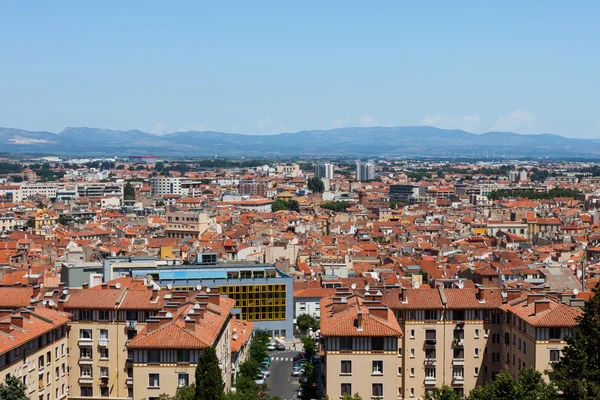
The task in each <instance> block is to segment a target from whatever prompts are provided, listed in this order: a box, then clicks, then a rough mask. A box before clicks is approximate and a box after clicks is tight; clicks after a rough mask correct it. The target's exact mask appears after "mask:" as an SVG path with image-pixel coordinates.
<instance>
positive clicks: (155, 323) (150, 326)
mask: <svg viewBox="0 0 600 400" xmlns="http://www.w3.org/2000/svg"><path fill="white" fill-rule="evenodd" d="M159 326H160V321H159V320H157V319H149V320H147V321H146V332H147V333H150V332H154V331H155V330H156V329H157V328H158V327H159Z"/></svg>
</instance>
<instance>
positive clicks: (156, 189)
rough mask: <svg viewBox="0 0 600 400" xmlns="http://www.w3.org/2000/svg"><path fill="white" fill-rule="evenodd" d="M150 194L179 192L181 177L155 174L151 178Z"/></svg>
mask: <svg viewBox="0 0 600 400" xmlns="http://www.w3.org/2000/svg"><path fill="white" fill-rule="evenodd" d="M152 194H153V195H164V194H181V178H174V177H173V178H172V177H168V176H157V177H154V178H152Z"/></svg>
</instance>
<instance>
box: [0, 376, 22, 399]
mask: <svg viewBox="0 0 600 400" xmlns="http://www.w3.org/2000/svg"><path fill="white" fill-rule="evenodd" d="M25 389H26V387H25V384H24V383H23V382H22V381H21V380H20V379H19V378H17V377H15V376H12V375H9V376H8V377H7V378H6V381H5V383H0V399H2V400H28V399H29V397H27V395H25Z"/></svg>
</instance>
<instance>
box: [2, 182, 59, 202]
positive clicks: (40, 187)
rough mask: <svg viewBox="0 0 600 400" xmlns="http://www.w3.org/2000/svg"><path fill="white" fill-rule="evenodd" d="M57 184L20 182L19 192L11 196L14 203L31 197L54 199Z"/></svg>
mask: <svg viewBox="0 0 600 400" xmlns="http://www.w3.org/2000/svg"><path fill="white" fill-rule="evenodd" d="M57 189H58V184H57V183H35V182H22V183H21V187H20V188H19V190H17V191H15V192H14V194H13V198H14V201H15V202H16V203H20V202H22V201H23V200H25V199H27V198H29V197H32V196H44V197H46V198H47V199H54V198H56V190H57Z"/></svg>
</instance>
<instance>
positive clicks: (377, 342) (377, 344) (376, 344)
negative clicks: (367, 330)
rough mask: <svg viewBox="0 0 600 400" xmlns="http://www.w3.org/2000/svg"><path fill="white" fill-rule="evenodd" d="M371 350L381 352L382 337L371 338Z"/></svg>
mask: <svg viewBox="0 0 600 400" xmlns="http://www.w3.org/2000/svg"><path fill="white" fill-rule="evenodd" d="M371 350H383V338H382V337H374V338H371Z"/></svg>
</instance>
